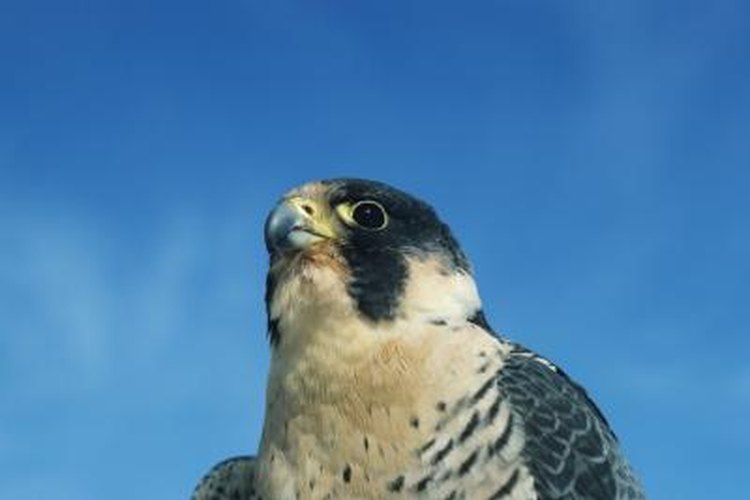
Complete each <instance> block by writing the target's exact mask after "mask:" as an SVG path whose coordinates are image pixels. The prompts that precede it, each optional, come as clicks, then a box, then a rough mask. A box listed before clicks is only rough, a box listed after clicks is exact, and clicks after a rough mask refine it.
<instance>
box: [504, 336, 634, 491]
mask: <svg viewBox="0 0 750 500" xmlns="http://www.w3.org/2000/svg"><path fill="white" fill-rule="evenodd" d="M497 387H498V390H499V391H500V392H501V393H502V394H503V396H504V397H505V398H506V399H507V400H508V401H509V402H510V404H511V406H512V408H513V412H514V414H515V415H516V416H517V417H518V418H519V419H520V421H521V422H522V427H523V431H524V445H523V450H522V456H523V458H524V461H525V463H526V465H527V466H528V467H529V468H530V469H531V473H532V475H533V476H534V482H535V489H536V490H537V492H538V493H539V495H540V498H582V499H584V498H591V499H599V498H623V499H637V498H643V492H642V490H641V487H640V484H639V483H638V481H637V479H635V476H634V474H633V472H632V470H631V468H630V466H629V464H628V463H627V461H626V460H625V458H624V455H623V454H622V452H621V450H620V445H619V443H618V440H617V437H616V436H615V434H614V432H613V431H612V429H611V428H610V426H609V423H608V422H607V419H606V417H605V416H604V414H603V412H602V411H601V410H600V409H599V407H598V406H597V404H596V403H595V402H594V401H593V399H592V398H591V397H590V396H589V394H588V392H587V391H586V390H585V389H584V388H583V387H582V386H581V385H579V384H578V383H577V382H575V381H574V380H573V379H572V378H571V377H570V376H568V375H567V374H566V373H565V372H564V371H563V370H562V369H561V368H560V367H559V366H558V365H556V364H555V363H553V362H552V361H550V360H548V359H547V358H545V357H543V356H541V355H539V354H537V353H535V352H533V351H531V350H529V349H527V348H525V347H524V346H522V345H520V344H516V343H512V344H511V347H510V350H509V351H508V353H507V354H506V355H505V357H504V360H503V366H502V369H501V370H499V371H498V372H497Z"/></svg>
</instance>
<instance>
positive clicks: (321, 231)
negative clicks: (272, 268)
mask: <svg viewBox="0 0 750 500" xmlns="http://www.w3.org/2000/svg"><path fill="white" fill-rule="evenodd" d="M323 214H324V212H323V210H321V209H320V207H319V206H318V205H317V204H316V203H315V202H314V201H312V200H308V199H304V198H289V199H285V200H283V201H282V202H281V203H279V204H278V205H277V206H276V208H274V209H273V210H272V211H271V213H270V214H269V215H268V219H266V227H265V237H266V248H267V249H268V252H269V253H276V252H279V251H282V252H287V251H295V250H303V249H305V248H308V247H310V246H311V245H313V244H314V243H317V242H318V241H322V240H325V239H331V238H334V237H335V233H334V231H333V230H332V228H331V226H330V224H329V223H328V221H326V220H324V219H323Z"/></svg>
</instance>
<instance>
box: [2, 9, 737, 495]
mask: <svg viewBox="0 0 750 500" xmlns="http://www.w3.org/2000/svg"><path fill="white" fill-rule="evenodd" d="M749 15H750V7H748V4H747V2H743V1H741V0H737V1H729V0H719V1H714V2H697V1H690V0H688V1H681V2H671V1H665V0H650V1H645V0H644V1H633V2H610V1H600V2H590V1H585V2H584V1H581V2H541V1H529V0H525V1H511V0H508V1H493V2H472V3H462V4H461V5H459V4H458V3H456V2H434V1H433V2H412V1H399V2H391V1H384V0H383V1H379V2H361V1H354V2H352V1H347V2H344V1H323V2H303V1H287V0H281V1H274V2H250V1H225V0H219V1H215V2H195V1H192V0H183V1H180V2H172V1H157V2H154V1H148V2H147V1H144V0H128V1H125V0H122V1H109V0H102V1H99V2H96V1H82V0H73V1H70V2H65V3H64V4H63V3H60V2H51V1H46V0H24V1H20V0H9V1H5V2H3V3H2V5H1V6H0V61H2V69H1V70H0V74H2V78H0V304H1V306H0V498H22V499H26V498H28V499H37V498H55V499H99V498H108V499H113V500H117V499H132V498H154V499H157V498H158V499H165V498H174V499H179V498H186V497H187V496H188V494H189V492H190V490H191V488H192V486H193V485H194V483H195V481H196V480H197V479H198V477H199V476H200V475H201V474H202V472H204V471H205V469H206V468H207V467H208V466H209V465H211V464H212V463H213V462H215V461H217V460H219V459H221V458H223V457H226V456H229V455H232V454H239V453H248V452H252V451H254V450H255V447H256V445H257V442H258V438H259V435H260V427H261V423H262V417H263V406H262V405H263V391H264V382H265V372H266V369H267V366H268V350H267V348H266V341H265V333H264V317H263V306H262V294H263V282H264V274H265V265H266V257H265V254H264V250H263V243H262V222H263V219H264V217H265V214H266V213H267V211H268V210H269V208H270V207H271V205H272V203H273V202H274V200H275V199H276V198H277V197H278V196H279V194H281V193H282V192H283V191H285V190H286V189H288V188H289V187H292V186H294V185H297V184H300V183H302V182H305V181H307V180H310V179H316V178H325V177H331V176H340V175H347V176H359V177H367V178H374V179H379V180H382V181H386V182H390V183H393V184H395V185H397V186H399V187H401V188H403V189H406V190H408V191H411V192H413V193H415V194H418V195H420V196H422V197H423V198H425V199H427V200H429V201H430V202H432V203H433V204H434V205H435V206H436V207H437V209H438V210H439V212H440V213H441V214H442V215H443V217H444V218H445V220H446V221H447V222H449V223H450V225H451V226H452V227H453V228H454V230H455V232H456V233H457V235H458V237H459V238H460V240H461V242H462V244H463V246H464V248H465V250H466V251H467V252H468V253H469V255H470V256H471V257H472V260H473V262H474V265H475V268H476V274H477V279H478V282H479V285H480V290H481V292H482V296H483V299H484V302H485V307H486V310H487V313H488V316H489V318H490V320H491V322H492V323H493V325H494V326H495V327H496V328H497V329H499V330H502V331H503V332H504V333H505V334H506V335H509V336H511V337H513V338H514V339H516V340H519V341H521V342H523V343H525V344H526V345H528V346H530V347H532V348H534V349H536V350H538V351H540V352H542V353H544V354H546V355H547V356H548V357H550V358H552V359H554V360H556V361H557V362H558V363H559V364H561V365H562V366H563V367H565V368H566V370H567V371H568V372H569V373H570V374H571V375H573V376H574V377H575V378H576V379H578V380H579V381H581V382H582V383H583V384H584V385H585V386H587V387H588V388H589V389H590V391H591V392H592V394H593V395H594V397H595V399H596V400H597V401H599V403H600V405H601V406H602V408H603V409H604V411H605V413H607V414H608V415H609V417H610V420H611V422H612V423H613V425H614V426H615V428H616V430H617V432H618V434H619V435H620V437H621V440H622V441H623V443H624V447H625V449H626V450H627V452H628V454H629V455H630V457H631V459H632V461H633V463H634V464H635V466H636V468H637V469H638V470H639V471H640V473H641V475H642V476H643V478H644V481H645V483H646V485H647V487H648V490H649V492H650V493H651V498H664V499H676V498H679V499H684V500H689V499H704V498H730V497H736V496H737V493H738V491H739V486H738V483H739V481H738V478H740V477H742V476H743V475H744V474H746V470H747V466H748V458H747V456H748V452H750V432H748V431H747V422H748V421H750V364H748V361H747V354H746V353H747V351H748V349H749V348H750V337H748V335H747V324H748V322H749V321H750V317H749V312H748V311H749V310H750V308H749V307H748V297H749V296H750V264H748V258H747V256H748V254H750V234H748V230H747V224H748V223H747V219H748V210H749V209H750V202H748V188H749V187H750V183H749V182H748V181H750V174H749V173H748V171H747V165H748V163H749V162H750V141H748V130H749V128H748V116H750V64H748V62H747V61H748V56H749V55H750V30H748V28H747V20H748V18H749Z"/></svg>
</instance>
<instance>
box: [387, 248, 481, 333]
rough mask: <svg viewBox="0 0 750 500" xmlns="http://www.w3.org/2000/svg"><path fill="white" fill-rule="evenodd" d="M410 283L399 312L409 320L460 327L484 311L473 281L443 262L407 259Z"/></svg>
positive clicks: (407, 285)
mask: <svg viewBox="0 0 750 500" xmlns="http://www.w3.org/2000/svg"><path fill="white" fill-rule="evenodd" d="M407 262H408V264H407V265H408V269H409V273H408V279H407V282H406V288H405V290H404V295H403V296H402V298H401V301H400V303H399V312H400V313H401V315H402V316H404V317H406V318H412V317H414V319H418V318H422V319H424V320H425V321H430V322H444V323H446V324H449V325H453V324H461V323H464V322H465V321H466V318H469V317H471V316H473V315H474V313H476V312H477V311H478V310H480V309H481V307H482V301H481V300H480V298H479V292H478V291H477V286H476V283H475V282H474V278H473V277H472V276H471V274H469V273H468V272H466V271H463V270H461V269H450V268H448V267H446V265H445V263H444V262H442V261H441V260H440V259H436V258H430V259H418V258H415V257H409V258H407Z"/></svg>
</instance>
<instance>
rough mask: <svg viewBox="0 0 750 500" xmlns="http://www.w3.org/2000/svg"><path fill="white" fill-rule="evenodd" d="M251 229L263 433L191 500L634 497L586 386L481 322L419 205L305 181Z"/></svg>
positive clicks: (356, 186) (463, 272) (443, 229)
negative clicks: (260, 239) (256, 237)
mask: <svg viewBox="0 0 750 500" xmlns="http://www.w3.org/2000/svg"><path fill="white" fill-rule="evenodd" d="M265 238H266V245H267V247H268V251H269V254H270V269H269V271H268V278H267V283H266V285H267V289H266V305H267V312H268V336H269V340H270V346H271V366H270V370H269V375H268V385H267V391H266V408H265V424H264V427H263V435H262V438H261V443H260V446H259V450H258V454H257V456H255V457H237V458H234V459H229V460H226V461H224V462H222V463H220V464H218V465H217V466H215V467H214V468H213V469H212V470H211V471H209V472H208V474H207V475H206V476H205V477H204V478H203V480H202V481H201V482H200V483H199V485H198V486H197V488H196V490H195V492H194V496H193V498H194V499H195V500H209V499H217V500H222V499H227V500H229V499H260V498H263V499H284V500H286V499H325V498H344V499H350V498H362V499H380V498H396V499H398V498H436V499H462V498H465V499H475V498H476V499H516V500H527V499H545V500H546V499H642V498H645V494H644V492H643V489H642V488H641V486H640V483H639V481H638V480H637V478H636V477H635V475H634V473H633V471H632V469H631V467H630V466H629V464H628V462H627V461H626V459H625V457H624V456H623V452H622V450H621V448H620V445H619V444H618V441H617V438H616V437H615V434H614V433H613V431H612V430H611V429H610V427H609V425H608V423H607V420H606V419H605V418H604V416H603V415H602V413H601V411H600V410H599V409H598V408H597V406H596V405H595V404H594V402H593V401H592V400H591V398H590V397H589V396H588V395H587V394H586V392H585V391H584V389H583V388H582V387H581V386H580V385H578V384H576V383H575V382H574V381H572V380H571V379H570V378H569V377H568V376H567V375H566V374H565V373H564V372H563V371H562V370H561V369H560V368H559V367H557V366H556V365H555V364H553V363H552V362H551V361H549V360H547V359H545V358H544V357H542V356H540V355H538V354H536V353H534V352H532V351H530V350H529V349H526V348H524V347H523V346H521V345H519V344H518V343H515V342H512V341H511V340H508V339H506V338H505V337H503V336H501V335H498V334H497V333H496V332H495V331H493V329H492V328H491V327H490V326H489V324H488V322H487V319H486V317H485V314H484V312H483V309H482V304H481V301H480V298H479V294H478V292H477V287H476V284H475V282H474V279H473V277H472V270H471V266H470V264H469V261H468V260H467V258H466V256H465V254H464V253H463V251H462V250H461V248H460V247H459V245H458V243H457V241H456V240H455V239H454V237H453V235H452V233H451V231H450V229H449V228H448V226H447V225H446V224H444V223H443V222H441V220H440V219H439V218H438V216H437V215H436V213H435V211H434V210H433V209H432V208H431V207H430V206H429V205H428V204H427V203H425V202H423V201H420V200H419V199H417V198H415V197H413V196H411V195H409V194H407V193H404V192H402V191H400V190H397V189H395V188H392V187H390V186H388V185H385V184H382V183H378V182H373V181H367V180H359V179H333V180H327V181H321V182H314V183H310V184H306V185H304V186H302V187H300V188H297V189H295V190H293V191H291V192H289V193H288V194H286V195H285V196H284V197H283V198H282V199H281V201H280V202H279V204H278V205H277V206H276V207H275V208H274V209H273V210H272V212H271V213H270V215H269V217H268V219H267V222H266V226H265Z"/></svg>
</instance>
